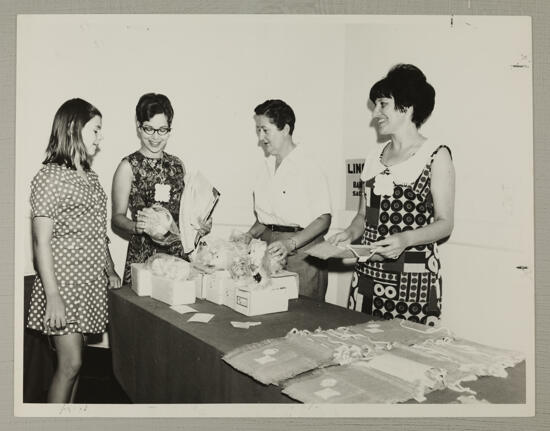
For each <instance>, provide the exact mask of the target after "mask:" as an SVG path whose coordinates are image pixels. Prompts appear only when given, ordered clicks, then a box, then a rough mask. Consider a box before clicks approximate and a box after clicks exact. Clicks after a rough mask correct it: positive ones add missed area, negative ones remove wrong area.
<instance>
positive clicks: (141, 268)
mask: <svg viewBox="0 0 550 431" xmlns="http://www.w3.org/2000/svg"><path fill="white" fill-rule="evenodd" d="M130 271H131V274H132V290H133V291H134V292H136V294H137V295H138V296H151V286H152V284H153V283H152V280H151V276H152V275H153V274H152V273H151V271H149V270H148V269H147V268H145V264H144V263H132V264H131V265H130Z"/></svg>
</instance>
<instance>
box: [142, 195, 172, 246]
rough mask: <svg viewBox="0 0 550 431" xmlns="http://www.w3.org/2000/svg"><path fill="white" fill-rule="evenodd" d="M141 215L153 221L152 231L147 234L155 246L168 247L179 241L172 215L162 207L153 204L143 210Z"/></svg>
mask: <svg viewBox="0 0 550 431" xmlns="http://www.w3.org/2000/svg"><path fill="white" fill-rule="evenodd" d="M142 212H143V213H145V214H146V215H147V216H149V217H151V218H153V219H154V221H155V223H154V227H153V230H152V231H150V232H148V235H149V236H150V237H151V239H152V240H153V241H154V242H156V243H157V244H161V245H168V244H172V243H174V242H177V241H180V240H181V239H180V232H179V229H178V226H177V225H176V222H175V221H174V218H173V217H172V214H170V211H168V210H167V209H166V208H164V207H163V206H162V205H159V204H154V205H153V206H151V207H148V208H143V210H142Z"/></svg>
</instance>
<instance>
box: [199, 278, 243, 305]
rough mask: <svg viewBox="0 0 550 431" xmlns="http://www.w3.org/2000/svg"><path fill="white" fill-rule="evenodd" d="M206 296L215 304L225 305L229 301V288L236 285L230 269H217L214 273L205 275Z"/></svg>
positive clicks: (204, 288) (204, 287) (204, 289)
mask: <svg viewBox="0 0 550 431" xmlns="http://www.w3.org/2000/svg"><path fill="white" fill-rule="evenodd" d="M202 283H203V287H202V288H203V291H204V298H205V299H206V300H207V301H210V302H213V303H214V304H218V305H224V303H227V302H228V298H227V296H228V295H229V292H227V290H228V289H229V290H230V288H231V287H232V286H234V284H235V282H234V281H233V280H232V279H231V276H230V275H229V272H228V271H215V272H213V273H212V274H204V275H203V281H202Z"/></svg>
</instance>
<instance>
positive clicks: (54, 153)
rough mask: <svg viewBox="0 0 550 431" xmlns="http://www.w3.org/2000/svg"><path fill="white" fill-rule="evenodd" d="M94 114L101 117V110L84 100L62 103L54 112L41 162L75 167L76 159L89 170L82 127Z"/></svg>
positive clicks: (71, 100) (76, 99)
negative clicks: (44, 156) (44, 155)
mask: <svg viewBox="0 0 550 431" xmlns="http://www.w3.org/2000/svg"><path fill="white" fill-rule="evenodd" d="M96 116H99V117H101V112H99V110H98V109H97V108H96V107H95V106H93V105H92V104H90V103H88V102H86V101H85V100H82V99H78V98H75V99H70V100H67V101H66V102H65V103H63V104H62V105H61V106H60V107H59V109H58V110H57V112H56V113H55V117H54V119H53V124H52V131H51V133H50V140H49V142H48V147H47V148H46V158H45V159H44V161H43V162H42V163H43V164H45V165H46V164H48V163H57V164H58V165H63V166H66V167H68V168H71V169H76V163H77V160H78V162H79V163H80V166H81V167H82V169H84V170H86V171H88V170H90V163H89V161H88V154H87V153H86V147H85V146H84V142H83V141H82V129H83V128H84V126H85V125H86V124H87V123H88V121H90V120H91V119H92V118H94V117H96Z"/></svg>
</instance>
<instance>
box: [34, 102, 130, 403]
mask: <svg viewBox="0 0 550 431" xmlns="http://www.w3.org/2000/svg"><path fill="white" fill-rule="evenodd" d="M101 139H102V135H101V113H100V112H99V111H98V110H97V109H96V108H95V107H94V106H92V105H90V104H89V103H88V102H86V101H84V100H82V99H71V100H69V101H67V102H65V103H64V104H63V105H62V106H61V107H60V108H59V110H58V111H57V113H56V114H55V118H54V122H53V127H52V132H51V135H50V141H49V144H48V147H47V150H46V159H45V160H44V162H43V164H44V166H43V167H42V168H41V169H40V171H39V172H38V173H37V174H36V175H35V177H34V178H33V180H32V183H31V212H32V233H33V250H34V257H35V262H36V267H37V274H36V278H35V281H34V285H33V289H32V293H31V301H30V310H29V317H28V322H27V327H29V328H31V329H35V330H38V331H42V332H44V333H45V334H47V335H50V336H52V341H53V344H54V346H55V351H56V354H57V368H56V371H55V374H54V376H53V379H52V383H51V385H50V389H49V392H48V402H52V403H66V402H72V401H73V400H74V395H75V393H76V388H77V386H78V375H79V371H80V366H81V363H82V349H83V347H84V345H85V343H86V334H102V333H104V332H105V329H106V325H107V318H108V316H107V288H108V287H110V288H118V287H120V278H119V277H118V275H117V274H116V272H115V270H114V266H113V261H112V259H111V255H110V253H109V249H108V246H107V243H108V239H107V231H106V230H107V196H106V194H105V192H104V191H103V188H102V187H101V185H100V183H99V181H98V177H97V174H96V173H95V172H94V171H92V170H91V169H90V163H91V161H92V158H93V156H94V155H95V153H96V151H97V148H98V145H99V143H100V141H101Z"/></svg>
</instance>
